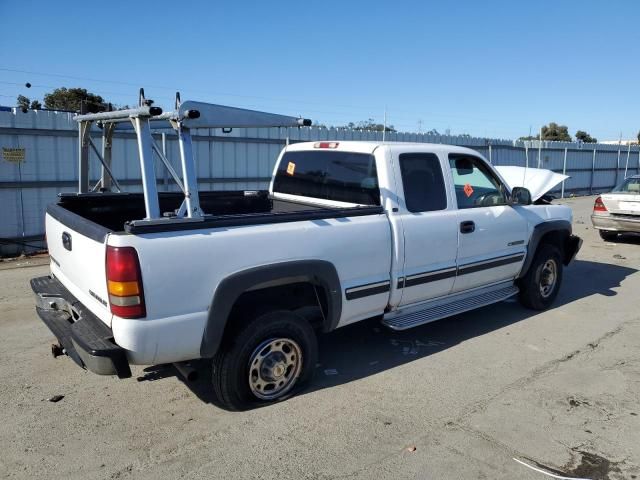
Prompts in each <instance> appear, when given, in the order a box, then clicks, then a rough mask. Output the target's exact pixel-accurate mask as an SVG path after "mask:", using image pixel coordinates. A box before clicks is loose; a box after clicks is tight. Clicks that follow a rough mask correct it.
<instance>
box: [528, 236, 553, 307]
mask: <svg viewBox="0 0 640 480" xmlns="http://www.w3.org/2000/svg"><path fill="white" fill-rule="evenodd" d="M561 283H562V257H561V254H560V250H559V249H558V248H557V247H555V246H553V245H549V244H543V245H541V246H540V248H538V251H537V252H536V254H535V257H534V258H533V262H532V263H531V266H530V267H529V270H528V271H527V273H526V274H525V275H524V277H522V278H521V279H520V281H519V287H520V295H519V300H520V303H521V304H522V305H524V306H525V307H527V308H530V309H532V310H546V309H547V308H549V306H550V305H551V304H552V303H553V301H554V300H555V299H556V296H557V295H558V291H559V289H560V284H561Z"/></svg>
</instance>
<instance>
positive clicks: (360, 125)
mask: <svg viewBox="0 0 640 480" xmlns="http://www.w3.org/2000/svg"><path fill="white" fill-rule="evenodd" d="M338 128H351V129H358V130H369V131H374V132H381V131H383V130H385V131H387V132H395V131H396V129H395V128H393V125H387V126H386V128H385V126H384V125H383V124H382V123H376V122H375V120H374V119H373V118H369V119H367V120H361V121H359V122H357V123H356V122H349V123H347V124H346V125H344V126H342V127H338Z"/></svg>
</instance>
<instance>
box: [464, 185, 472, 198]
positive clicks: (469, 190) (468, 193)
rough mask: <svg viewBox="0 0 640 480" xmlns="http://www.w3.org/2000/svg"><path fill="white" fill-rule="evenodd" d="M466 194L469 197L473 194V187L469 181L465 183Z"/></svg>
mask: <svg viewBox="0 0 640 480" xmlns="http://www.w3.org/2000/svg"><path fill="white" fill-rule="evenodd" d="M464 194H465V195H466V196H467V197H470V196H471V195H473V187H472V186H471V185H469V184H468V183H467V184H465V186H464Z"/></svg>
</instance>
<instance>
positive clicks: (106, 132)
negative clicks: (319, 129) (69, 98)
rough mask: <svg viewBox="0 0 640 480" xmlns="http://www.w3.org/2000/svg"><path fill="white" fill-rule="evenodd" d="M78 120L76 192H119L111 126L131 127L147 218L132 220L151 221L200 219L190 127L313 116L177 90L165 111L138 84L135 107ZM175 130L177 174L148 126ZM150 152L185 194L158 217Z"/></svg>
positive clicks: (290, 121)
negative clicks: (98, 136) (97, 168)
mask: <svg viewBox="0 0 640 480" xmlns="http://www.w3.org/2000/svg"><path fill="white" fill-rule="evenodd" d="M73 119H74V120H75V121H76V122H78V146H79V148H78V151H79V168H78V172H79V180H78V193H79V194H86V193H90V192H95V191H111V189H112V187H115V188H116V189H117V191H119V192H120V191H121V189H120V184H119V183H118V180H117V179H116V178H115V177H114V176H113V172H112V170H111V160H112V148H111V147H112V144H113V134H114V132H115V131H122V130H131V129H133V130H134V131H135V134H136V138H137V142H138V156H139V160H140V170H141V173H142V188H143V191H144V205H145V212H146V217H145V218H144V219H141V220H135V221H134V222H132V223H136V224H141V223H144V224H149V223H165V222H169V221H183V222H185V221H199V220H202V219H203V215H204V214H203V212H202V210H201V209H200V200H199V194H198V181H197V176H196V167H195V161H194V158H193V151H192V145H191V133H190V129H192V128H269V127H301V126H309V125H311V120H307V119H303V118H298V117H289V116H286V115H277V114H273V113H266V112H258V111H255V110H246V109H243V108H235V107H229V106H224V105H215V104H211V103H203V102H194V101H185V102H184V103H183V102H181V101H180V94H179V93H176V102H175V109H174V110H173V111H170V112H163V111H162V109H161V108H159V107H156V106H153V101H152V100H147V99H146V98H145V96H144V90H143V89H140V95H139V102H138V107H136V108H130V109H126V110H116V111H109V112H100V113H81V114H79V115H76V116H75V117H74V118H73ZM94 123H95V124H97V125H98V126H99V127H101V128H102V151H99V150H98V147H97V146H96V145H95V143H94V142H93V140H92V139H91V134H90V132H91V127H92V125H93V124H94ZM157 128H161V129H173V130H174V131H175V132H176V133H177V135H178V146H179V150H180V167H181V172H180V174H179V173H178V172H176V170H175V169H174V168H173V166H172V165H171V162H169V159H168V158H167V157H166V156H165V155H164V153H163V152H162V150H161V149H160V148H159V147H158V145H157V144H156V142H155V140H154V138H153V136H152V134H151V131H152V129H157ZM91 150H93V152H94V153H95V154H96V156H97V157H98V160H100V163H101V164H102V172H101V176H100V180H99V181H98V183H97V184H96V185H95V186H94V187H93V188H92V187H91V185H90V183H89V155H90V152H91ZM154 152H155V153H156V155H157V156H158V157H159V158H160V160H161V161H162V163H163V164H164V166H165V168H166V169H167V170H168V172H169V174H170V175H171V177H172V178H173V180H174V181H175V182H176V184H177V185H178V187H179V188H180V189H181V190H182V193H183V194H184V200H183V202H182V205H181V206H180V208H179V209H178V211H177V212H176V215H175V216H173V217H168V218H167V217H162V216H161V212H160V202H159V200H158V188H157V180H156V173H155V162H154V156H153V154H154Z"/></svg>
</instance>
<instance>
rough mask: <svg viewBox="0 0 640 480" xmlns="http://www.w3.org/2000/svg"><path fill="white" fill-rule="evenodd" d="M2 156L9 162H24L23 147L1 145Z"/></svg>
mask: <svg viewBox="0 0 640 480" xmlns="http://www.w3.org/2000/svg"><path fill="white" fill-rule="evenodd" d="M2 158H4V159H5V160H6V161H7V162H11V163H22V162H24V148H6V147H2Z"/></svg>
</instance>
